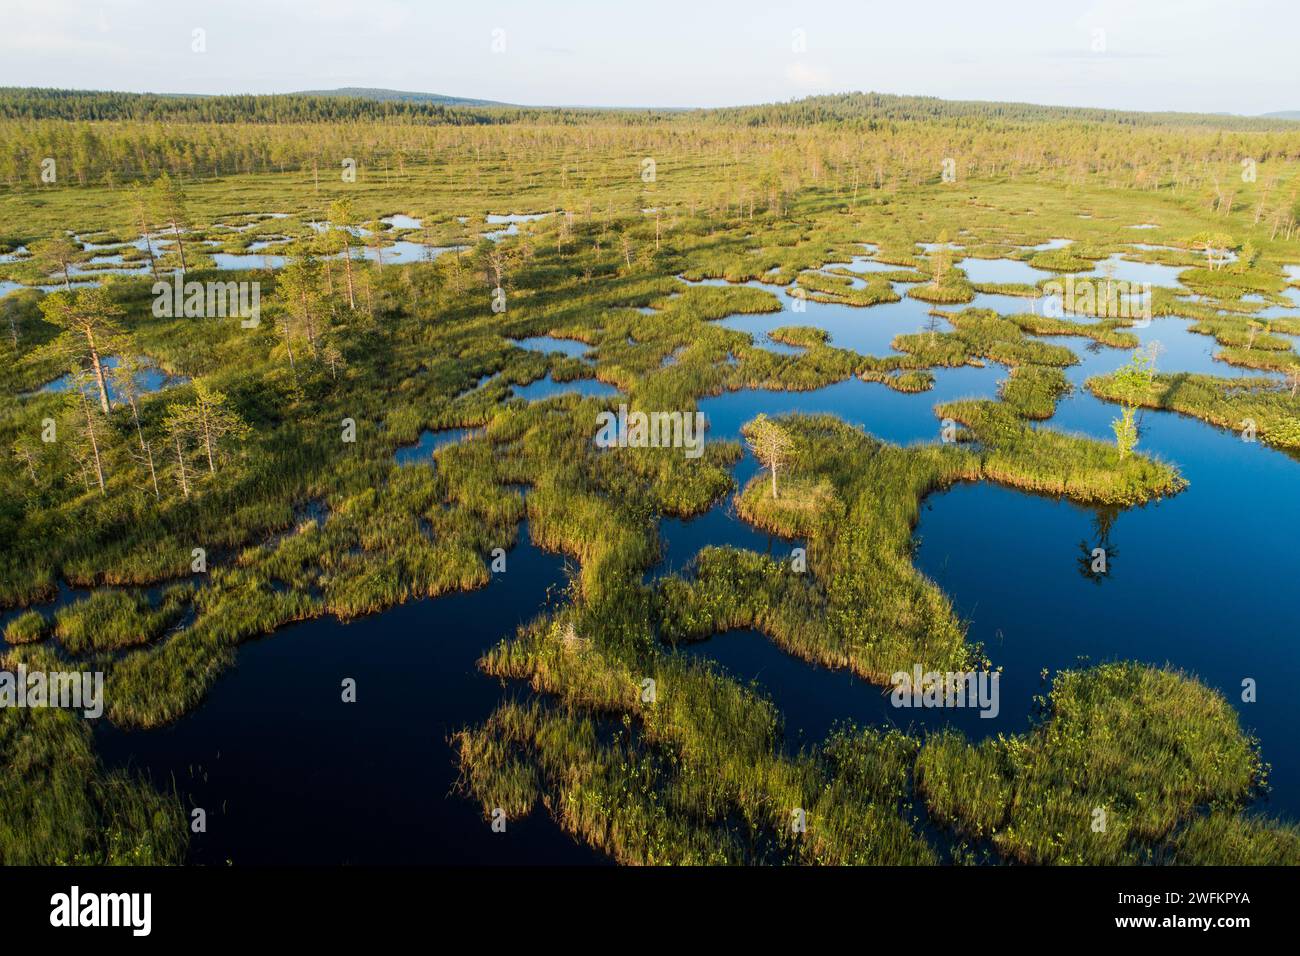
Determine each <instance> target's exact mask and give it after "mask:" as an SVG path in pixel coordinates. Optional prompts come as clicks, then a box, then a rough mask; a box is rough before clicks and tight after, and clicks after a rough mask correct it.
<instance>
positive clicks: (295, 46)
mask: <svg viewBox="0 0 1300 956" xmlns="http://www.w3.org/2000/svg"><path fill="white" fill-rule="evenodd" d="M1297 27H1300V4H1297V3H1296V0H1177V2H1174V0H1100V2H1087V0H1083V2H1060V0H1035V2H1020V0H985V2H976V0H965V2H953V0H916V2H911V3H899V2H896V0H894V2H888V3H885V2H878V0H857V2H801V3H769V2H750V3H744V2H737V0H693V2H678V0H646V2H636V0H604V2H588V0H530V2H497V0H474V2H465V0H429V2H423V3H421V2H416V0H307V2H296V3H294V2H287V0H208V2H203V3H195V2H189V0H172V2H167V0H153V2H145V0H109V2H102V3H95V2H84V0H4V3H3V6H2V7H0V85H5V86H57V87H69V88H80V89H115V90H133V91H146V90H147V91H155V92H182V93H248V92H252V93H280V92H290V91H293V90H300V89H319V88H333V87H340V86H372V87H388V88H393V89H403V90H420V91H424V92H433V93H447V94H452V95H458V96H469V97H477V98H482V99H493V100H504V101H507V102H512V103H527V104H588V105H598V106H620V105H628V106H720V105H732V104H739V103H760V102H771V101H774V100H787V99H791V98H797V97H801V96H806V95H809V94H812V93H827V92H842V91H846V90H876V91H881V92H889V93H917V94H926V95H932V96H941V97H945V98H948V99H980V100H1019V101H1028V102H1035V103H1053V104H1063V105H1070V106H1104V107H1113V108H1120V109H1149V110H1155V109H1173V110H1195V111H1207V112H1233V113H1248V114H1249V113H1261V112H1266V111H1270V110H1283V109H1294V110H1300V70H1298V69H1297V68H1296V66H1295V60H1296V54H1295V52H1294V51H1295V47H1294V44H1295V42H1296V41H1295V38H1296V35H1297ZM195 30H202V31H204V33H203V39H204V43H203V46H204V47H205V49H204V51H203V52H196V51H195V49H194V47H195V46H196V43H195V39H194V37H195V34H194V31H195ZM494 31H503V33H495V34H494ZM799 31H802V32H799ZM494 36H495V37H496V38H497V39H498V41H500V40H501V39H504V49H503V50H501V51H500V52H493V49H492V47H493V40H494ZM497 45H498V46H501V45H502V44H501V43H500V42H498V44H497Z"/></svg>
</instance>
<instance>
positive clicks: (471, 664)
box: [97, 527, 600, 864]
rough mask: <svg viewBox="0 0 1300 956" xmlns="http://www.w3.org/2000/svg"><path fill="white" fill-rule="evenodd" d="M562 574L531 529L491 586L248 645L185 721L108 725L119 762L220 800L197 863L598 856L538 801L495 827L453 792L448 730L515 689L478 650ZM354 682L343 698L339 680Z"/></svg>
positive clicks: (103, 739)
mask: <svg viewBox="0 0 1300 956" xmlns="http://www.w3.org/2000/svg"><path fill="white" fill-rule="evenodd" d="M563 585H564V574H563V559H562V558H560V557H559V556H555V555H548V554H545V553H543V552H542V551H540V550H539V549H537V548H535V547H534V546H533V545H532V544H530V543H529V542H528V537H527V529H526V527H524V528H523V530H522V531H521V536H520V542H519V544H518V545H517V546H516V547H515V548H514V549H513V550H512V551H510V552H509V555H508V559H507V570H506V572H505V573H503V574H500V575H497V576H496V578H495V579H494V580H493V581H492V583H491V584H489V585H488V586H487V587H484V588H481V589H479V590H477V591H470V592H466V593H460V594H454V595H449V596H446V597H442V598H438V599H436V600H423V601H414V602H411V603H408V604H404V605H401V606H399V607H396V608H394V609H392V610H390V611H388V612H386V613H384V614H381V615H377V616H374V617H368V618H362V619H360V620H357V621H353V622H352V623H349V624H340V623H339V622H338V621H336V620H334V619H333V618H322V619H319V620H314V621H307V622H304V623H301V624H297V625H293V626H290V627H286V628H284V629H282V630H280V631H277V632H275V634H273V635H271V636H269V637H267V638H264V639H262V640H258V641H255V642H252V643H249V644H245V645H243V646H242V647H240V649H239V652H238V654H239V660H238V665H237V666H236V667H235V668H234V669H233V670H231V671H230V672H228V673H226V674H225V675H224V676H222V677H221V678H220V680H218V681H217V683H216V686H215V687H213V689H212V691H211V693H210V694H209V695H208V697H207V699H206V701H205V702H204V703H203V705H202V706H201V707H199V708H198V709H197V710H196V711H194V712H193V713H192V714H190V715H188V716H186V717H185V718H183V719H182V720H180V721H178V722H177V723H175V724H173V725H171V726H169V727H165V728H162V729H160V730H152V731H137V732H124V731H121V730H118V729H117V728H114V727H112V726H111V725H109V724H108V723H107V722H100V724H99V725H98V728H97V737H98V740H97V743H98V745H99V750H100V752H101V753H102V754H103V755H104V758H105V760H106V761H107V762H109V763H110V764H112V765H129V766H134V767H138V768H144V769H147V771H148V772H149V774H150V775H151V776H152V777H153V779H154V781H155V782H156V783H159V784H162V785H165V786H169V785H170V784H171V783H172V782H173V781H174V782H175V785H176V787H177V789H178V791H179V792H180V793H181V794H182V796H183V798H184V799H185V801H186V804H187V807H188V806H191V805H192V806H199V807H203V808H204V809H205V810H206V811H207V819H208V829H207V832H206V833H204V834H196V835H194V837H193V840H192V860H193V861H194V862H196V863H205V864H222V863H224V862H225V861H226V860H227V859H231V860H234V862H236V863H246V864H257V863H288V862H294V863H307V864H325V863H528V862H541V861H545V862H554V863H588V862H596V861H599V860H600V857H599V855H597V854H595V853H594V852H592V851H590V850H588V849H586V848H584V847H581V846H579V845H577V844H576V843H574V842H573V841H572V840H570V839H569V838H568V837H567V836H565V835H564V834H563V833H562V832H561V831H560V830H559V828H558V827H557V826H556V825H555V824H554V823H553V822H551V820H550V819H549V818H548V817H547V816H546V815H545V814H544V813H541V812H540V811H538V812H534V814H533V815H532V817H530V818H529V819H526V820H519V821H508V823H507V828H506V832H505V833H504V834H494V833H493V832H492V831H491V828H490V827H489V826H488V824H487V823H486V822H485V821H484V820H483V818H482V817H481V815H480V813H479V809H478V807H477V806H476V805H474V804H472V803H471V802H470V801H468V800H466V799H463V798H461V797H459V796H454V795H451V792H452V788H453V786H454V784H455V782H456V778H457V772H458V771H457V767H456V763H455V759H456V758H455V753H454V751H453V749H452V747H451V746H450V745H449V742H448V738H449V736H450V735H451V734H453V733H454V732H455V731H457V730H459V729H461V728H462V727H464V726H467V725H472V724H475V723H477V722H480V721H482V720H483V719H485V718H486V717H487V716H488V715H489V714H490V713H491V712H492V711H493V710H494V709H495V708H496V707H497V705H498V704H499V703H500V702H501V700H502V699H503V698H504V697H505V696H507V695H510V694H514V693H518V691H517V690H516V689H514V688H508V687H507V688H503V687H502V686H501V685H500V684H499V683H498V682H496V681H493V680H491V679H489V678H487V677H484V676H483V675H482V674H480V673H479V672H478V671H477V670H476V668H475V662H476V661H477V659H478V658H479V656H480V655H481V654H482V653H483V652H484V651H485V650H487V649H488V648H490V647H492V646H493V645H494V644H496V643H497V642H498V641H499V640H501V639H502V638H503V637H505V636H508V635H511V634H513V633H514V630H515V628H516V627H517V626H518V625H519V624H521V623H523V622H525V621H527V620H528V619H530V618H531V617H532V616H533V615H534V614H536V613H537V611H538V610H540V609H541V607H542V606H543V605H544V604H545V602H546V600H547V594H548V589H551V590H552V591H555V592H558V590H559V589H561V588H562V587H563ZM344 678H352V679H353V680H355V681H356V688H357V694H356V697H357V700H356V702H355V703H343V702H342V699H341V693H342V692H341V682H342V681H343V680H344Z"/></svg>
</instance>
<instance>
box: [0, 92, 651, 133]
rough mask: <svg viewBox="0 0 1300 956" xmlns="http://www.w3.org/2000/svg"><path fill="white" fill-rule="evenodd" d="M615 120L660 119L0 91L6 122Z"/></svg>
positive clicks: (516, 109)
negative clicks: (16, 120) (21, 120)
mask: <svg viewBox="0 0 1300 956" xmlns="http://www.w3.org/2000/svg"><path fill="white" fill-rule="evenodd" d="M611 115H615V116H617V117H619V118H620V119H621V120H622V121H624V122H644V121H646V120H647V119H649V118H655V117H658V116H659V115H660V114H658V113H656V112H655V111H652V110H650V111H647V110H626V111H610V112H607V111H605V110H594V109H574V108H568V107H557V108H551V107H527V106H495V105H475V106H469V105H463V106H462V105H447V104H444V103H438V102H434V101H431V100H417V99H399V98H395V97H392V96H378V95H376V96H366V95H358V96H346V95H342V96H341V95H338V94H335V93H286V94H277V95H264V96H263V95H253V94H247V95H236V96H188V95H169V94H159V93H116V92H109V91H103V92H101V91H95V90H55V89H35V88H33V89H27V88H23V87H13V86H9V87H0V119H29V120H45V119H49V120H65V121H70V122H104V121H115V120H128V121H132V122H167V123H267V124H278V123H348V122H372V123H373V122H403V123H440V124H454V125H461V126H471V125H481V124H501V123H519V122H527V121H533V122H536V121H539V120H544V121H546V122H550V123H576V122H587V121H590V120H592V119H595V118H598V117H599V118H603V119H608V118H609V117H610V116H611ZM664 115H666V114H664Z"/></svg>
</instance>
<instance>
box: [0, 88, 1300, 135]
mask: <svg viewBox="0 0 1300 956" xmlns="http://www.w3.org/2000/svg"><path fill="white" fill-rule="evenodd" d="M351 92H353V91H349V90H341V91H333V92H329V91H322V92H310V93H290V94H283V95H268V96H257V95H238V96H188V95H171V94H159V93H114V92H97V91H87V90H55V89H26V88H20V87H0V119H32V120H37V119H55V120H68V121H74V122H84V121H105V120H116V121H122V120H127V121H137V122H183V123H271V124H274V123H333V122H348V121H371V122H373V121H398V122H413V123H438V124H452V125H478V124H501V123H517V122H526V121H533V122H546V123H567V122H585V121H590V120H592V119H597V118H599V119H601V120H602V121H604V122H611V121H615V122H624V123H631V124H641V123H646V122H655V121H669V120H679V121H680V120H682V119H692V120H694V121H701V120H705V121H710V120H711V121H716V122H720V123H724V124H740V125H746V126H812V125H826V124H829V125H845V126H850V127H857V126H861V127H865V128H873V127H874V126H875V125H876V124H879V123H882V122H886V123H888V122H935V121H940V122H942V121H955V122H958V123H959V124H960V123H961V122H962V121H975V122H979V123H1011V124H1019V123H1060V122H1069V123H1106V124H1118V125H1125V126H1135V127H1137V126H1208V127H1218V128H1223V129H1232V130H1269V129H1281V130H1286V129H1294V128H1295V127H1294V121H1293V120H1288V119H1285V118H1281V117H1276V116H1275V117H1243V116H1230V115H1223V114H1210V113H1134V112H1124V111H1120V110H1105V109H1084V108H1077V107H1063V106H1039V105H1035V104H1032V103H996V102H978V101H960V100H943V99H938V98H937V97H931V96H896V95H893V94H886V93H841V94H836V95H833V96H811V97H807V98H805V99H801V100H796V101H793V102H789V103H770V104H764V105H758V106H736V107H724V108H718V109H699V110H672V109H663V110H658V109H609V110H606V109H590V108H583V107H526V106H505V105H494V104H481V103H479V102H476V101H464V103H465V104H466V105H460V104H456V103H455V101H454V98H451V97H434V96H432V95H428V98H427V99H417V98H416V97H417V96H420V95H421V94H410V93H399V92H397V91H392V90H356V91H355V92H356V93H357V94H358V95H355V96H353V95H348V94H349V93H351ZM439 100H443V101H451V103H449V102H439Z"/></svg>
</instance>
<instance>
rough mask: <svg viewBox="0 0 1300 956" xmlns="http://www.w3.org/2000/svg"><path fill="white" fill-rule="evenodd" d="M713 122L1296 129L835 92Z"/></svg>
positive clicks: (726, 112) (1231, 120)
mask: <svg viewBox="0 0 1300 956" xmlns="http://www.w3.org/2000/svg"><path fill="white" fill-rule="evenodd" d="M702 115H704V116H707V117H708V118H709V119H712V120H714V121H716V122H721V123H736V124H740V125H744V126H817V125H836V124H843V125H850V126H858V127H866V128H870V129H874V128H876V127H877V126H879V124H881V123H898V122H935V121H941V122H954V121H955V122H958V123H962V122H963V121H965V122H971V123H975V124H990V123H993V124H1022V123H1090V124H1091V123H1103V124H1110V125H1119V126H1131V127H1150V126H1176V127H1186V126H1206V127H1211V128H1215V129H1232V130H1249V131H1264V130H1281V131H1295V130H1300V126H1297V124H1296V123H1295V122H1294V121H1292V120H1285V119H1278V118H1276V117H1274V118H1268V117H1249V116H1231V115H1224V114H1215V113H1138V112H1126V111H1123V110H1107V109H1091V108H1085V107H1074V106H1041V105H1038V104H1035V103H1001V102H991V101H987V102H986V101H980V100H944V99H939V98H938V97H934V96H897V95H894V94H890V93H837V94H833V95H826V96H809V97H805V98H804V99H800V100H793V101H791V102H789V103H767V104H762V105H757V106H736V107H726V108H722V109H713V110H705V111H702Z"/></svg>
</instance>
